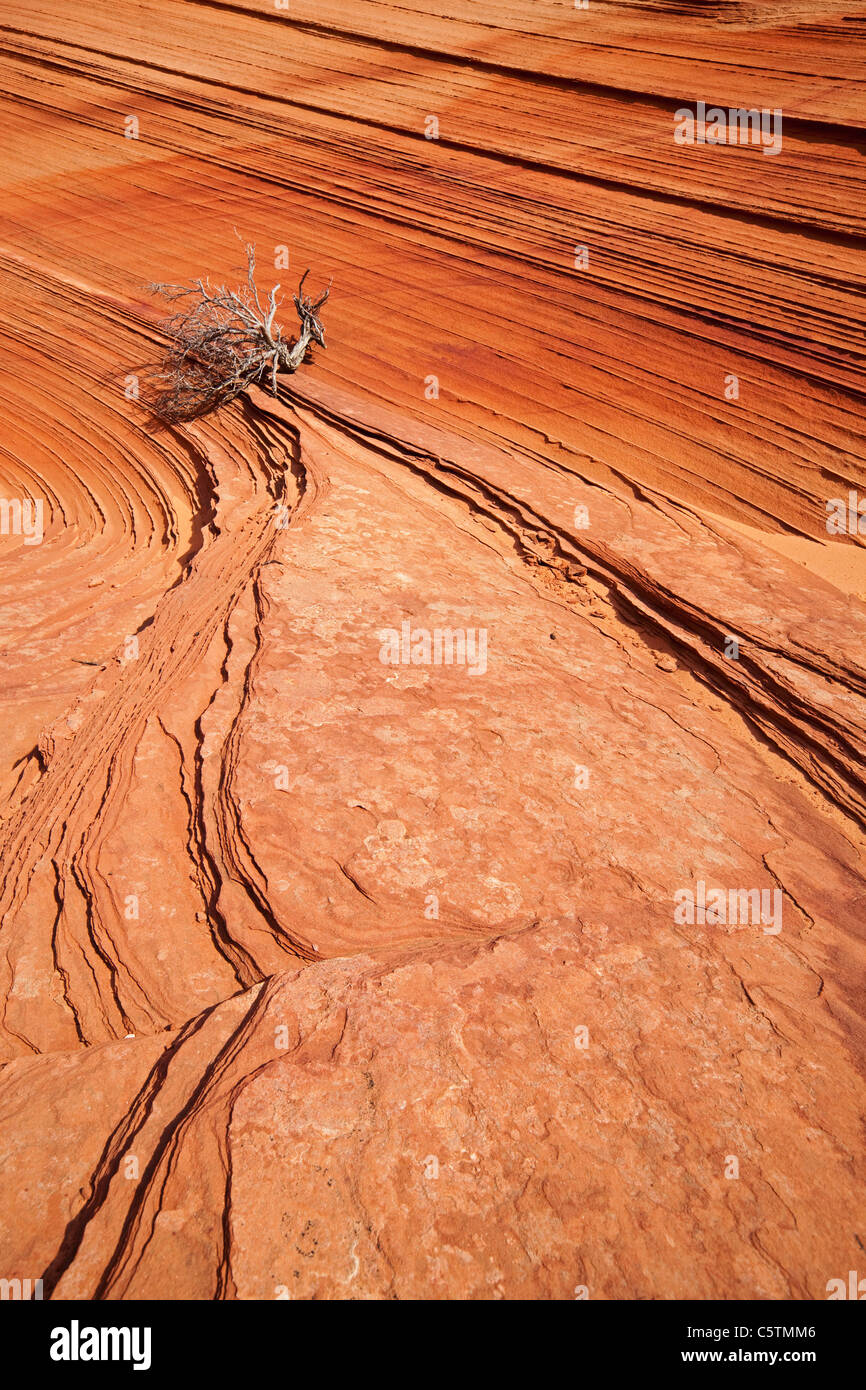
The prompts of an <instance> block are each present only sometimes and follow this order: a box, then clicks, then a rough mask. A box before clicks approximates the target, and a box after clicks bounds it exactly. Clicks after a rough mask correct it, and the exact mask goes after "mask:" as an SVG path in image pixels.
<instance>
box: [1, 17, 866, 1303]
mask: <svg viewBox="0 0 866 1390" xmlns="http://www.w3.org/2000/svg"><path fill="white" fill-rule="evenodd" d="M481 8H484V7H479V6H478V5H475V4H472V5H469V4H462V3H458V0H449V3H448V4H447V5H445V6H444V7H440V10H441V11H442V12H441V13H437V14H435V15H434V14H431V13H429V11H428V10H427V9H425V8H422V7H421V6H419V5H416V4H411V5H403V6H400V7H393V6H390V5H386V4H379V3H371V4H367V5H365V6H362V7H349V6H346V5H345V4H343V3H338V0H332V2H331V3H325V4H323V3H321V0H317V3H315V4H313V0H293V4H292V8H291V12H290V13H288V14H282V13H280V14H279V15H277V14H276V13H270V12H264V11H263V10H262V8H261V7H260V6H255V5H253V4H249V5H243V4H239V5H235V6H233V7H231V8H229V7H216V8H214V7H208V6H195V5H183V6H180V5H173V4H169V3H168V0H153V2H152V3H149V4H147V5H143V6H139V7H137V8H136V11H135V14H134V15H133V16H130V14H128V13H126V11H124V10H123V9H122V8H120V9H119V8H118V7H116V6H109V5H108V4H104V5H103V4H97V5H96V6H94V5H88V6H83V5H76V6H71V7H64V11H63V15H62V20H61V15H60V11H58V9H57V7H56V6H53V5H49V4H47V3H44V4H43V3H16V0H10V3H9V4H8V5H7V6H5V8H4V21H3V24H4V27H3V47H4V84H3V88H2V94H0V101H2V107H3V118H4V126H5V129H6V130H7V133H9V134H10V136H11V146H10V158H9V161H8V164H7V166H6V168H5V172H4V176H3V177H4V204H3V212H2V216H0V274H2V281H3V296H2V314H0V321H2V326H3V335H4V354H3V365H2V369H0V404H2V410H3V416H4V440H3V448H2V452H0V496H2V498H3V499H5V500H6V501H7V502H11V501H13V500H14V499H19V500H23V499H39V500H41V502H42V504H43V507H44V528H43V534H42V536H41V537H40V539H39V540H38V541H37V540H36V539H35V537H34V536H32V535H31V536H28V535H26V534H24V533H23V532H22V530H21V528H19V529H18V531H16V529H15V526H14V524H12V522H9V523H8V524H7V522H4V526H3V534H0V623H2V628H0V643H2V649H3V663H2V671H0V691H2V698H3V705H4V713H5V715H6V725H5V727H6V738H5V740H4V744H3V749H2V759H0V789H2V797H3V801H2V821H0V917H2V926H0V940H2V948H3V949H2V951H0V1061H2V1068H0V1207H2V1210H3V1211H4V1213H6V1218H5V1219H4V1222H3V1224H2V1229H0V1276H3V1277H6V1278H13V1277H18V1278H31V1279H32V1278H37V1277H43V1279H44V1282H45V1286H46V1289H47V1290H48V1291H50V1292H51V1294H52V1296H53V1297H55V1298H58V1299H63V1298H139V1297H142V1298H164V1297H176V1298H202V1299H204V1298H207V1299H210V1298H214V1297H220V1298H244V1299H248V1298H268V1299H270V1298H283V1297H290V1298H314V1297H315V1298H383V1297H396V1298H425V1297H435V1298H507V1299H510V1298H523V1297H529V1298H541V1299H560V1298H569V1299H571V1298H574V1297H576V1296H583V1295H584V1294H586V1295H587V1296H588V1297H590V1298H711V1297H721V1298H744V1299H752V1298H757V1299H762V1298H766V1299H774V1298H796V1299H800V1298H804V1299H810V1298H823V1297H825V1296H826V1293H825V1290H826V1284H827V1281H828V1280H829V1279H831V1278H836V1277H840V1276H844V1275H845V1274H846V1272H847V1271H848V1270H849V1269H851V1268H856V1267H857V1266H858V1260H859V1261H861V1262H862V1250H863V1242H864V1241H866V1221H864V1216H866V1213H864V1210H863V1198H862V1193H863V1174H862V1128H861V1125H862V1106H863V1095H864V1088H863V1059H864V1028H863V997H862V984H861V981H862V977H863V966H864V947H863V935H864V916H866V913H864V908H866V889H864V874H863V848H864V837H863V829H864V823H866V786H864V776H863V766H864V752H866V748H864V743H866V605H864V602H863V600H864V598H866V565H864V548H863V540H864V537H863V536H862V535H858V534H856V532H855V533H854V534H839V535H834V536H832V537H831V536H829V535H828V532H827V526H826V520H827V510H826V503H827V501H828V500H829V499H832V498H837V497H838V498H845V499H847V498H848V496H849V493H851V492H854V493H855V494H856V493H857V491H858V489H859V495H860V496H861V497H862V498H863V499H864V500H866V477H864V468H863V462H862V430H861V428H860V426H859V425H858V419H862V406H861V402H862V370H861V367H862V338H861V336H860V335H859V330H858V327H857V324H858V316H859V317H860V318H862V302H863V300H862V284H863V262H862V240H861V238H862V232H863V228H862V225H861V223H862V208H863V199H862V186H861V185H862V161H860V162H858V159H859V153H858V152H859V142H860V138H861V137H860V131H861V129H862V112H863V81H864V78H863V72H862V70H861V69H862V63H860V62H859V61H858V59H857V57H856V44H855V42H854V41H855V39H856V37H857V36H858V35H859V36H860V37H861V38H862V37H864V36H866V5H854V6H853V7H851V6H849V7H847V9H845V10H844V12H843V11H842V10H841V9H839V8H838V7H837V6H835V5H833V4H829V3H828V4H818V3H816V4H812V5H809V6H806V5H798V4H785V5H779V6H761V7H757V6H750V5H742V4H733V3H731V4H717V5H712V6H706V5H681V4H680V5H676V6H674V5H669V6H668V5H659V6H654V7H652V10H651V11H650V9H649V7H646V6H638V5H633V4H626V3H622V4H598V5H596V4H593V5H591V6H590V9H589V11H587V12H582V11H573V10H571V9H570V8H568V7H564V6H562V5H555V4H553V3H550V4H547V3H535V4H533V5H532V6H530V7H528V8H527V7H526V6H525V5H522V6H517V5H516V4H511V5H509V4H504V5H499V6H496V7H494V8H495V13H494V12H493V10H491V11H490V12H489V13H486V14H485V17H484V18H483V19H482V17H481V16H480V15H479V10H480V9H481ZM530 31H531V32H530ZM756 74H759V76H756ZM702 92H703V93H705V95H706V99H707V101H708V102H712V101H718V102H719V103H720V104H721V103H723V104H724V105H726V106H728V105H729V106H735V105H745V106H747V107H769V108H774V107H781V108H782V109H783V111H784V132H785V133H784V144H783V148H782V151H781V153H780V154H779V155H778V156H773V157H766V156H765V155H764V154H762V151H761V149H760V148H738V147H724V148H720V147H698V146H696V147H693V148H691V149H689V148H683V147H680V146H677V145H676V144H675V143H674V140H673V124H674V123H673V113H674V111H675V110H676V109H677V108H679V107H682V106H683V105H686V104H688V103H690V102H693V101H694V100H696V99H697V98H698V97H699V96H700V94H701V93H702ZM433 117H435V120H436V122H437V126H436V127H433V126H431V125H430V124H429V122H430V119H431V118H433ZM433 133H435V135H436V138H426V137H428V136H430V135H431V134H433ZM130 135H132V138H127V137H128V136H130ZM233 227H237V228H238V229H240V230H241V231H242V232H243V234H244V235H245V236H249V237H250V238H251V239H253V240H255V241H256V243H257V247H258V254H259V264H260V267H264V272H263V279H265V280H266V281H267V282H268V283H270V279H271V278H273V279H281V280H282V281H283V288H284V291H285V290H288V289H289V288H293V287H294V284H295V283H296V281H297V278H298V275H299V274H300V272H301V271H302V270H303V269H304V268H306V266H307V265H310V266H312V267H313V275H314V277H315V278H317V279H318V278H322V279H324V278H325V277H326V276H327V277H330V276H331V275H333V277H334V288H333V291H332V295H331V300H330V301H329V304H328V306H327V315H326V326H327V332H328V350H327V352H321V351H318V352H317V353H316V354H315V356H314V358H313V360H311V361H310V362H309V363H308V364H306V366H305V367H304V368H303V369H302V370H301V371H299V372H298V374H297V375H295V376H293V377H292V378H290V379H289V378H287V379H286V380H285V381H284V383H283V388H282V390H281V393H280V397H279V399H274V398H273V397H272V396H270V395H269V394H266V393H265V392H264V391H261V390H258V389H256V390H253V391H252V392H251V393H250V395H249V396H248V397H247V398H245V399H243V400H241V401H237V402H235V403H234V404H232V405H231V406H230V407H228V408H226V409H225V410H222V411H220V412H219V413H217V414H215V415H211V416H209V417H207V418H205V419H203V420H200V421H197V422H195V423H192V424H189V425H186V426H182V427H176V428H172V429H167V428H155V427H154V426H153V424H152V422H151V421H150V420H149V418H148V416H147V414H146V412H145V411H144V410H143V409H142V408H141V405H140V403H139V401H138V400H137V399H136V391H137V384H138V382H139V379H140V378H142V377H143V375H144V373H145V371H146V367H147V364H148V363H149V362H152V361H153V360H154V358H155V357H156V356H157V355H158V353H159V350H160V337H159V333H158V329H157V326H156V323H157V315H158V310H157V309H156V308H155V306H154V305H153V304H152V303H151V301H150V300H149V298H148V296H147V295H146V293H145V291H144V289H143V283H144V282H145V281H147V280H149V279H158V280H173V281H176V280H183V279H186V278H189V277H190V276H193V275H197V274H200V273H203V272H209V273H210V274H211V275H212V276H213V278H215V279H225V278H231V273H232V270H231V268H232V265H233V264H234V263H235V262H236V261H237V260H238V259H239V256H238V252H237V250H236V249H234V248H235V242H234V238H233V235H232V229H233ZM580 248H584V249H585V250H586V251H587V253H588V256H587V259H586V261H585V263H581V260H582V258H581V256H580V255H579V254H577V253H578V252H579V250H580ZM286 255H288V260H289V269H286V268H285V258H286ZM272 265H280V266H281V267H282V268H280V269H279V270H277V269H274V271H273V274H272V275H271V274H270V268H271V266H272ZM287 319H288V316H287ZM732 377H735V378H736V380H737V394H735V395H732V394H731V390H730V379H731V378H732ZM3 515H4V516H5V517H7V519H8V518H12V521H14V512H13V511H9V509H8V508H7V509H6V511H4V513H3ZM443 633H447V634H450V636H448V637H443V636H442V634H443ZM461 643H462V645H461ZM443 644H444V645H443ZM437 651H438V652H439V654H440V655H444V654H448V655H451V656H452V658H453V659H452V660H451V661H450V662H447V661H445V660H444V659H443V660H442V661H441V662H437V661H436V659H435V658H436V653H437ZM699 885H702V887H699ZM714 890H715V891H716V892H718V891H719V890H724V894H725V899H724V901H725V903H726V920H716V921H713V920H712V917H710V920H709V921H708V920H706V919H705V915H704V914H703V913H702V911H701V910H700V907H698V909H696V910H695V911H692V912H689V899H688V894H690V893H691V894H692V895H693V896H694V899H695V901H696V902H697V903H698V904H700V903H702V902H703V901H704V900H705V898H706V897H707V895H711V894H712V893H713V891H714ZM732 893H733V894H734V895H735V899H736V904H737V907H738V910H740V911H741V915H740V917H739V918H737V920H727V917H729V916H730V915H731V913H730V910H729V909H730V907H731V905H732V904H733V902H734V899H733V898H731V896H730V894H732ZM762 894H763V895H764V897H763V899H762V897H761V895H762ZM740 895H741V896H740ZM749 895H756V896H754V897H753V896H749ZM756 903H757V904H758V905H759V907H762V908H763V916H758V917H757V919H755V904H756ZM745 904H748V909H747V908H746V906H745Z"/></svg>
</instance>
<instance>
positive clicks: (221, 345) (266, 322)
mask: <svg viewBox="0 0 866 1390" xmlns="http://www.w3.org/2000/svg"><path fill="white" fill-rule="evenodd" d="M244 249H245V251H246V257H247V283H246V285H245V286H241V287H240V288H238V289H236V290H229V289H227V288H226V286H225V285H215V286H212V285H211V283H210V281H209V280H201V279H199V280H195V281H194V282H193V283H192V284H191V285H168V284H157V285H150V286H149V289H150V290H151V292H152V293H154V294H159V295H161V297H162V298H163V299H165V300H167V301H168V302H169V303H177V304H180V305H181V306H182V307H181V308H179V309H178V311H177V312H176V313H175V314H173V315H172V316H171V318H169V319H166V320H165V322H164V324H163V325H162V326H163V329H164V331H165V333H166V334H167V336H168V340H169V349H168V354H167V356H166V360H165V363H164V366H163V370H162V372H161V373H160V375H159V377H158V378H157V381H158V382H159V383H162V384H161V385H160V386H159V387H158V389H157V392H156V395H155V399H154V403H153V409H154V412H155V414H156V415H158V416H159V417H160V418H161V419H163V420H167V421H177V420H189V419H193V418H195V417H196V416H198V415H204V414H206V413H207V412H208V411H210V410H213V409H215V408H216V407H217V406H220V405H225V404H226V403H227V402H228V401H231V400H234V398H235V396H239V395H240V394H241V393H242V392H243V391H246V390H247V388H248V387H250V386H252V385H253V384H254V383H256V382H261V383H267V378H268V376H269V377H270V389H271V391H272V393H273V394H274V395H276V394H277V373H278V372H281V371H282V372H295V371H297V369H298V367H299V366H300V365H301V363H302V362H303V361H304V359H305V357H306V355H307V351H308V349H309V347H310V345H311V344H312V343H319V344H320V345H321V347H324V346H325V333H324V329H323V328H322V324H321V322H320V319H319V310H320V309H321V307H322V305H323V304H324V303H325V300H326V299H327V298H328V295H329V293H330V289H331V286H330V285H328V288H327V289H326V290H325V292H324V294H322V295H321V296H320V297H319V298H318V299H317V300H315V301H314V300H313V299H311V298H310V297H309V296H307V295H305V294H304V292H303V291H304V281H305V280H306V278H307V276H308V275H309V273H310V272H309V271H308V270H305V271H304V274H303V275H302V276H301V282H300V284H299V285H298V292H297V294H296V295H293V296H292V298H293V301H294V305H295V308H296V310H297V313H298V318H299V320H300V324H301V329H300V333H299V334H298V335H297V337H295V338H293V339H292V340H291V341H289V342H284V341H283V336H282V329H281V328H280V327H279V326H278V325H277V324H275V322H274V320H275V318H276V314H277V310H278V308H279V305H280V300H278V298H277V292H278V291H279V288H280V287H279V285H274V287H273V289H272V290H271V291H270V292H269V295H268V303H267V308H266V309H263V308H262V304H261V300H260V299H259V291H258V288H257V286H256V281H255V269H256V252H255V247H254V246H253V245H251V244H250V243H249V242H248V243H247V244H246V245H245V247H244Z"/></svg>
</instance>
